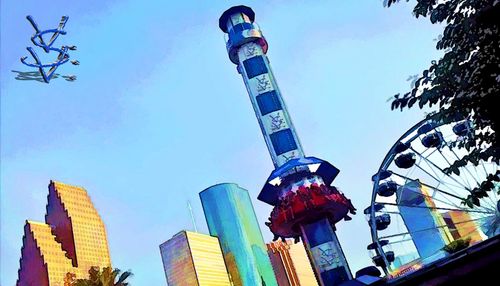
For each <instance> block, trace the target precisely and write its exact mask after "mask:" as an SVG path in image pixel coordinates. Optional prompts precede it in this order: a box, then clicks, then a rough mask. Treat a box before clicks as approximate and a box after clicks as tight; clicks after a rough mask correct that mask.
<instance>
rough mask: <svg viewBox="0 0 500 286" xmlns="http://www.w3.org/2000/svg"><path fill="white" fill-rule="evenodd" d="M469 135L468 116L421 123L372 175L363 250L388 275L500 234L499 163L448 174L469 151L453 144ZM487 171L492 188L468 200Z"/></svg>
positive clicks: (406, 271)
mask: <svg viewBox="0 0 500 286" xmlns="http://www.w3.org/2000/svg"><path fill="white" fill-rule="evenodd" d="M474 133H475V132H474V126H473V124H472V123H471V122H470V121H469V120H462V121H458V122H453V123H446V124H445V123H441V122H438V121H435V120H432V119H426V120H423V121H421V122H419V123H418V124H416V125H415V126H413V127H412V128H411V129H410V130H408V131H407V132H406V133H405V134H404V135H403V136H401V138H400V139H399V140H397V142H396V143H395V144H394V145H393V146H392V148H391V149H390V151H389V153H388V154H387V155H386V157H385V158H384V160H383V162H382V164H381V166H380V168H379V170H378V172H377V173H376V174H375V175H374V176H373V177H372V181H373V193H372V198H371V205H370V206H369V207H368V208H366V209H365V210H364V214H365V215H366V217H367V219H368V224H369V225H370V229H371V236H372V241H373V243H371V244H369V245H368V247H367V249H368V250H369V252H370V255H371V257H372V260H373V262H374V264H375V265H377V266H380V267H382V268H383V270H384V271H385V273H386V274H387V275H388V276H390V277H397V276H402V275H405V274H406V273H409V272H412V271H415V270H417V269H419V268H421V267H423V266H425V265H428V264H430V263H433V262H435V261H438V260H440V259H443V258H445V257H446V256H448V255H450V254H451V253H453V252H454V250H457V249H458V250H459V249H463V248H466V247H469V246H472V245H474V244H476V243H479V242H481V241H484V240H487V239H488V238H491V237H493V236H496V235H498V234H500V202H499V195H498V192H499V190H500V184H499V183H498V177H499V176H500V171H499V170H500V168H499V166H498V165H497V164H496V163H493V162H484V161H479V162H477V163H478V164H477V165H474V164H472V163H468V164H467V165H465V166H463V167H460V168H458V169H455V170H454V171H453V172H449V171H448V170H449V169H448V168H449V167H450V166H452V164H453V163H454V162H455V161H456V160H459V159H461V158H463V157H464V156H466V155H468V154H469V153H470V151H471V150H470V149H469V150H470V151H468V150H467V149H466V148H456V147H457V146H460V144H464V143H465V142H466V140H469V139H473V138H474V137H473V136H474ZM488 176H490V178H491V177H492V176H494V177H495V180H496V181H493V189H492V190H490V191H488V192H486V193H484V192H483V195H482V197H481V198H480V199H475V198H474V199H471V198H470V197H469V195H470V194H471V193H472V192H481V189H482V188H481V184H484V183H483V182H485V181H486V179H487V178H488ZM483 187H484V185H483ZM483 189H484V188H483ZM485 194H486V195H485ZM468 198H469V199H468ZM467 199H468V200H467Z"/></svg>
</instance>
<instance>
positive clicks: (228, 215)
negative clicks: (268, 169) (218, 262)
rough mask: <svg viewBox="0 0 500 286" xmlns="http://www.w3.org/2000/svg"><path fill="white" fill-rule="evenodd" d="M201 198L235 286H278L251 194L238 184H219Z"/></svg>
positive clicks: (202, 193) (211, 231)
mask: <svg viewBox="0 0 500 286" xmlns="http://www.w3.org/2000/svg"><path fill="white" fill-rule="evenodd" d="M200 198H201V203H202V205H203V211H204V212H205V218H206V220H207V224H208V229H209V230H210V234H211V235H212V236H217V237H218V238H219V241H220V244H221V248H222V253H223V254H224V260H225V261H226V265H227V267H228V272H229V275H230V276H231V279H232V282H233V283H234V285H235V286H261V285H265V286H277V285H278V284H277V282H276V278H275V277H274V273H273V268H272V265H271V262H270V260H269V257H268V255H267V249H266V245H265V244H264V240H263V238H262V233H261V231H260V228H259V224H258V222H257V217H256V216H255V212H254V210H253V206H252V201H251V200H250V196H249V195H248V191H247V190H245V189H243V188H240V187H239V186H238V185H236V184H229V183H225V184H218V185H215V186H211V187H209V188H207V189H205V190H204V191H202V192H201V193H200Z"/></svg>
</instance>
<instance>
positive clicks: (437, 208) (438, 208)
mask: <svg viewBox="0 0 500 286" xmlns="http://www.w3.org/2000/svg"><path fill="white" fill-rule="evenodd" d="M423 196H424V195H423ZM379 204H382V205H389V206H397V207H411V208H421V209H432V210H444V211H460V212H466V213H480V214H489V215H491V214H493V213H494V212H491V211H478V210H473V209H466V208H444V207H431V206H414V205H402V204H395V203H382V202H381V203H379ZM387 213H389V212H387ZM392 213H394V212H392ZM396 213H397V214H400V213H399V212H396Z"/></svg>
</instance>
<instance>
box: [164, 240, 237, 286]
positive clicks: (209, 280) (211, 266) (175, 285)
mask: <svg viewBox="0 0 500 286" xmlns="http://www.w3.org/2000/svg"><path fill="white" fill-rule="evenodd" d="M160 253H161V259H162V261H163V268H164V270H165V276H166V278H167V283H168V285H170V286H181V285H199V286H229V285H231V284H230V282H229V277H228V274H227V269H226V265H225V264H224V259H223V258H222V252H221V250H220V245H219V240H218V239H217V237H212V236H210V235H206V234H201V233H196V232H190V231H181V232H179V233H178V234H176V235H174V236H173V237H172V238H171V239H169V240H167V241H166V242H164V243H162V244H161V245H160Z"/></svg>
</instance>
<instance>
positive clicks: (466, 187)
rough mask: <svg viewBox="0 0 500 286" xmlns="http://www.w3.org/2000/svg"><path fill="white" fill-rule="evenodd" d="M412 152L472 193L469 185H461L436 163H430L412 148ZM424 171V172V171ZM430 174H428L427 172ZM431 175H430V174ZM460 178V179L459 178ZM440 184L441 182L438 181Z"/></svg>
mask: <svg viewBox="0 0 500 286" xmlns="http://www.w3.org/2000/svg"><path fill="white" fill-rule="evenodd" d="M410 148H411V150H413V152H415V153H416V154H417V155H418V156H419V157H420V158H422V159H423V160H424V161H425V162H426V163H428V164H430V165H432V166H434V168H436V169H437V170H439V171H440V172H441V173H442V174H444V175H445V176H447V177H448V178H450V179H452V180H453V181H455V183H457V184H459V185H460V186H462V187H463V188H464V189H466V190H469V191H470V189H471V188H470V186H466V185H467V184H465V185H464V184H462V183H460V182H459V181H458V180H457V179H455V178H454V177H452V176H450V174H447V173H446V172H444V170H443V169H441V168H440V167H439V166H437V165H436V164H435V163H434V162H432V161H430V160H429V159H427V158H425V157H423V156H422V155H421V154H420V153H418V152H417V151H416V150H415V149H413V148H412V147H410ZM422 171H423V170H422ZM426 173H427V174H428V172H426ZM428 175H430V174H428ZM459 178H460V177H459ZM437 181H438V182H439V180H437ZM464 183H465V182H464Z"/></svg>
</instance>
